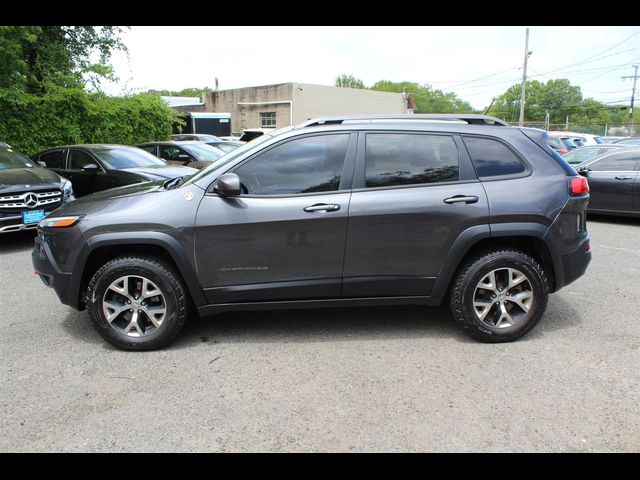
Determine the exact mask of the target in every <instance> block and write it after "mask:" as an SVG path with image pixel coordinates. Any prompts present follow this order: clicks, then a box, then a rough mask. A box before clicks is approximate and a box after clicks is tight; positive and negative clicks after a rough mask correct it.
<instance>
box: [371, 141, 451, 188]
mask: <svg viewBox="0 0 640 480" xmlns="http://www.w3.org/2000/svg"><path fill="white" fill-rule="evenodd" d="M365 155H366V161H365V185H366V186H367V187H368V188H373V187H388V186H393V185H414V184H421V183H435V182H455V181H457V180H458V179H459V172H458V171H459V161H458V149H457V147H456V144H455V142H454V141H453V138H451V137H449V136H446V135H422V134H408V133H407V134H404V133H370V134H367V139H366V148H365Z"/></svg>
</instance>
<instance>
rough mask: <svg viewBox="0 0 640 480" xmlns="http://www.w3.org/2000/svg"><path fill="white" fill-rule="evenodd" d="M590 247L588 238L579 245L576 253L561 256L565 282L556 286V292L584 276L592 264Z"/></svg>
mask: <svg viewBox="0 0 640 480" xmlns="http://www.w3.org/2000/svg"><path fill="white" fill-rule="evenodd" d="M590 245H591V244H590V239H589V237H588V236H587V237H586V238H584V239H583V240H582V241H581V242H580V243H579V244H578V247H577V248H576V249H575V250H574V251H572V252H569V253H566V254H564V255H560V261H561V262H562V271H563V282H562V285H556V290H559V289H560V288H562V287H565V286H567V285H569V284H570V283H572V282H573V281H575V280H576V279H578V278H580V277H581V276H582V275H584V272H585V271H586V270H587V267H588V266H589V263H590V262H591V249H590ZM587 248H589V251H587Z"/></svg>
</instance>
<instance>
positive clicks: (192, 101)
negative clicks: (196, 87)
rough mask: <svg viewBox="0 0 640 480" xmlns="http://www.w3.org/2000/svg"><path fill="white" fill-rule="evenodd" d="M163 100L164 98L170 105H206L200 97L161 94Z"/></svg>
mask: <svg viewBox="0 0 640 480" xmlns="http://www.w3.org/2000/svg"><path fill="white" fill-rule="evenodd" d="M160 98H162V100H164V101H165V102H166V103H167V104H168V105H169V106H170V107H189V106H192V105H204V103H203V102H201V101H200V97H172V96H164V95H163V96H161V97H160Z"/></svg>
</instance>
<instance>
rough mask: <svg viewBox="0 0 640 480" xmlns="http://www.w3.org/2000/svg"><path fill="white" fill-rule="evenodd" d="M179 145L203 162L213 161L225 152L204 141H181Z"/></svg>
mask: <svg viewBox="0 0 640 480" xmlns="http://www.w3.org/2000/svg"><path fill="white" fill-rule="evenodd" d="M180 147H182V148H184V149H185V150H186V151H187V152H189V153H190V154H191V155H193V156H194V157H196V158H197V159H198V160H202V161H204V162H215V161H216V160H218V159H219V158H220V157H221V156H223V155H224V153H225V152H223V151H222V150H220V149H219V148H216V147H213V146H211V145H207V144H206V143H182V144H180Z"/></svg>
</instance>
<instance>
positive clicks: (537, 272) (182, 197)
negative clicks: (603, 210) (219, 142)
mask: <svg viewBox="0 0 640 480" xmlns="http://www.w3.org/2000/svg"><path fill="white" fill-rule="evenodd" d="M452 120H455V121H452ZM588 191H589V189H588V183H587V179H586V178H585V177H582V176H580V175H578V174H577V173H576V172H575V170H574V169H573V168H572V167H571V166H570V165H569V164H568V163H567V162H565V161H564V160H563V159H562V157H560V156H559V155H557V154H556V153H555V152H553V150H551V149H550V148H549V147H548V146H547V134H546V132H544V131H541V130H536V129H527V128H517V127H511V126H509V125H508V124H506V123H504V122H502V121H501V120H499V119H497V118H493V117H485V116H482V115H387V116H380V115H378V116H375V115H373V116H355V117H329V118H322V119H316V120H310V121H307V122H305V123H303V124H301V125H298V126H295V127H287V128H284V129H281V130H278V131H274V132H272V133H265V134H264V135H263V136H261V137H260V138H258V139H256V140H254V141H252V142H250V143H247V144H246V145H243V146H242V147H240V148H238V149H236V150H235V151H233V152H231V153H229V154H227V155H225V156H224V157H222V158H220V160H219V161H218V162H215V163H213V164H212V165H210V166H209V167H207V168H205V169H204V170H202V171H200V172H198V173H196V174H195V175H193V176H191V177H189V178H188V179H186V180H185V181H182V182H180V181H175V182H172V183H165V184H162V183H161V182H157V183H146V184H142V185H132V186H130V187H124V188H121V189H119V190H113V191H111V192H104V193H102V194H97V195H92V196H91V197H87V198H86V199H79V200H76V201H75V202H72V203H71V204H69V205H66V206H64V207H63V208H62V209H60V210H59V211H58V212H56V215H55V217H53V218H46V219H45V220H43V221H42V222H41V224H40V227H39V229H38V237H37V238H36V245H35V249H34V251H33V264H34V266H35V270H36V271H37V272H38V273H39V275H40V277H41V278H42V280H43V282H44V283H45V284H46V285H49V286H52V287H53V288H54V289H55V291H56V293H57V295H58V297H59V298H60V300H61V301H62V302H63V303H64V304H66V305H70V306H72V307H73V308H77V309H83V308H85V307H86V308H87V309H88V311H89V316H90V317H91V319H92V321H93V323H94V325H95V326H96V329H97V331H98V332H99V333H100V335H102V336H103V337H104V338H105V339H106V340H107V341H108V342H110V343H112V344H113V345H116V346H118V347H120V348H123V349H129V350H148V349H153V348H160V347H162V346H164V345H166V344H168V343H169V342H170V341H172V340H173V339H174V338H175V337H176V335H177V334H178V332H179V331H180V329H181V328H182V327H183V325H184V324H185V322H186V320H187V317H188V315H189V314H190V312H194V311H197V312H199V314H200V315H210V314H213V313H217V312H223V311H228V310H234V311H240V310H256V309H268V308H271V309H283V308H305V307H319V306H334V307H335V306H357V305H390V304H403V305H408V304H418V305H438V304H440V303H441V302H443V301H444V302H448V303H449V306H450V309H451V312H452V314H453V318H454V320H455V321H456V322H458V323H459V324H460V325H461V326H462V328H464V329H465V330H466V331H467V332H468V333H469V334H471V335H472V336H474V337H475V338H477V339H479V340H482V341H487V342H504V341H511V340H515V339H517V338H519V337H521V336H522V335H524V334H526V333H527V332H528V331H530V330H531V329H532V328H533V327H534V326H535V325H536V323H537V322H538V321H539V320H540V318H541V317H542V315H543V312H544V310H545V307H546V304H547V298H548V295H549V293H552V292H555V291H557V290H559V289H560V288H562V287H563V286H565V285H567V284H568V283H571V282H572V281H574V280H575V279H576V278H578V277H580V276H581V275H582V274H583V273H584V272H585V270H586V268H587V265H588V263H589V261H590V259H591V253H590V248H591V247H590V243H589V235H588V233H587V228H586V208H587V203H588V201H589V194H588ZM549 321H553V319H549Z"/></svg>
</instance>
